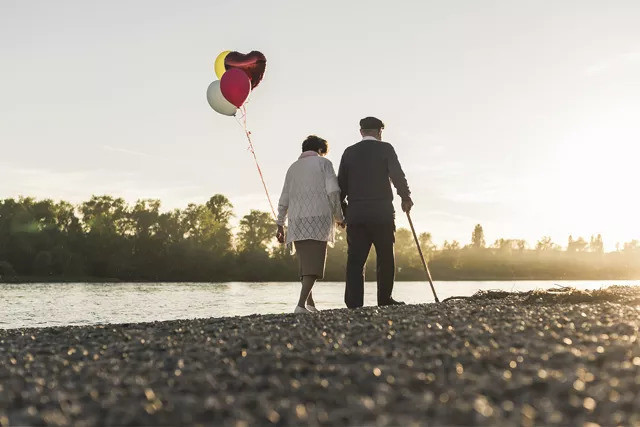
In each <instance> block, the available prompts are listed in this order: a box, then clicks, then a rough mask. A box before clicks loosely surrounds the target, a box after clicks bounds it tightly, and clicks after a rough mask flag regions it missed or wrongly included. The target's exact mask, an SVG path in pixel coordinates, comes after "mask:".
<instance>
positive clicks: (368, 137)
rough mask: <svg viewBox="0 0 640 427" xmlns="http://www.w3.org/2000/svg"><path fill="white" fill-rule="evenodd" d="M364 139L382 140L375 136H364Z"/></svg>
mask: <svg viewBox="0 0 640 427" xmlns="http://www.w3.org/2000/svg"><path fill="white" fill-rule="evenodd" d="M362 140H363V141H380V140H379V139H378V138H376V137H375V136H364V137H362Z"/></svg>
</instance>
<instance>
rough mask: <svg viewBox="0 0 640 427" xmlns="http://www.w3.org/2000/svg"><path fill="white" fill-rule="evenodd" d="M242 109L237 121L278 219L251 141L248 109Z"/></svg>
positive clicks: (274, 214)
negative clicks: (247, 142)
mask: <svg viewBox="0 0 640 427" xmlns="http://www.w3.org/2000/svg"><path fill="white" fill-rule="evenodd" d="M240 111H242V117H240V119H238V118H237V117H236V121H237V122H238V124H239V125H240V126H242V130H243V131H244V134H245V136H246V137H247V141H249V152H250V153H251V154H252V155H253V160H254V161H255V162H256V168H257V169H258V174H259V175H260V180H261V181H262V186H263V187H264V192H265V194H266V195H267V200H268V201H269V206H270V207H271V214H272V215H273V219H274V220H277V219H278V216H277V215H276V210H275V209H274V208H273V203H272V202H271V196H269V190H268V189H267V183H266V182H265V181H264V175H262V169H261V168H260V163H258V158H257V157H256V150H255V149H254V148H253V141H251V131H249V129H248V128H247V109H246V108H245V106H244V105H243V106H242V107H240Z"/></svg>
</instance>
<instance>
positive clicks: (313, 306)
mask: <svg viewBox="0 0 640 427" xmlns="http://www.w3.org/2000/svg"><path fill="white" fill-rule="evenodd" d="M306 309H307V310H308V311H310V312H312V313H317V312H319V311H320V310H318V309H317V308H316V306H315V305H307V306H306Z"/></svg>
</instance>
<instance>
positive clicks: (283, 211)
mask: <svg viewBox="0 0 640 427" xmlns="http://www.w3.org/2000/svg"><path fill="white" fill-rule="evenodd" d="M288 210H289V171H287V175H286V177H285V178H284V185H283V186H282V193H281V194H280V200H279V201H278V219H277V220H276V224H278V226H280V227H284V222H285V220H286V219H287V211H288Z"/></svg>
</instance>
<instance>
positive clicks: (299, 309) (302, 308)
mask: <svg viewBox="0 0 640 427" xmlns="http://www.w3.org/2000/svg"><path fill="white" fill-rule="evenodd" d="M293 312H294V313H296V314H299V313H306V314H309V313H311V312H310V311H309V310H307V309H306V308H304V307H300V306H299V305H296V309H295V310H293Z"/></svg>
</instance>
